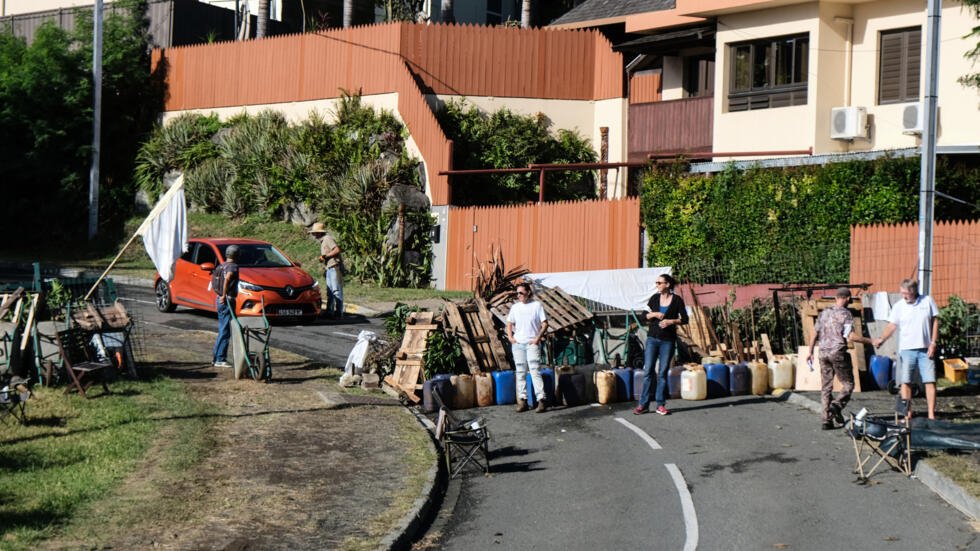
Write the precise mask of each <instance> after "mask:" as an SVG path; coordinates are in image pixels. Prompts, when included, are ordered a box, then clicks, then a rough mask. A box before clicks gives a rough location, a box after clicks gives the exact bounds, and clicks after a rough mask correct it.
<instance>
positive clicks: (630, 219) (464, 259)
mask: <svg viewBox="0 0 980 551" xmlns="http://www.w3.org/2000/svg"><path fill="white" fill-rule="evenodd" d="M448 226H449V228H448V232H447V239H448V242H447V254H446V258H447V259H448V260H447V266H446V289H450V290H470V289H472V288H473V284H474V280H475V274H477V273H478V270H479V268H478V266H479V263H481V262H486V261H487V260H489V259H490V258H491V248H492V247H498V248H500V250H501V251H502V253H503V258H504V264H505V266H506V267H507V268H508V269H509V268H514V267H517V266H521V265H523V266H524V267H526V268H528V269H530V270H531V271H533V272H539V273H540V272H562V271H577V270H610V269H618V268H638V267H640V266H641V262H640V258H641V250H640V247H641V243H640V235H641V232H642V227H641V221H640V200H639V198H636V197H631V198H627V199H619V200H614V201H601V200H599V201H577V202H556V203H538V204H533V205H520V206H509V207H467V208H451V209H450V210H449V221H448Z"/></svg>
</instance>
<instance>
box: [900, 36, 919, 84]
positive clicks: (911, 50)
mask: <svg viewBox="0 0 980 551" xmlns="http://www.w3.org/2000/svg"><path fill="white" fill-rule="evenodd" d="M903 34H904V35H905V39H906V40H905V59H906V62H905V90H903V92H904V93H903V97H902V99H904V100H905V101H917V100H918V99H919V67H920V64H921V61H922V31H921V30H918V29H916V30H914V31H908V32H907V33H903Z"/></svg>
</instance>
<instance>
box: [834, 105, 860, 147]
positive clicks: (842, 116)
mask: <svg viewBox="0 0 980 551" xmlns="http://www.w3.org/2000/svg"><path fill="white" fill-rule="evenodd" d="M830 137H831V139H834V140H853V139H854V138H867V137H868V110H867V109H865V108H864V107H834V108H833V109H831V110H830Z"/></svg>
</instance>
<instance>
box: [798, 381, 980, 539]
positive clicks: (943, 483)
mask: <svg viewBox="0 0 980 551" xmlns="http://www.w3.org/2000/svg"><path fill="white" fill-rule="evenodd" d="M787 402H789V403H791V404H795V405H798V406H801V407H804V408H806V409H809V410H811V411H813V412H814V413H820V407H821V406H820V404H819V403H817V402H816V401H815V400H812V399H810V398H807V397H806V396H803V395H801V394H797V393H795V392H793V393H790V395H789V398H788V399H787ZM913 476H914V477H915V478H917V479H919V481H920V482H922V483H923V484H925V486H926V487H927V488H929V489H930V490H932V491H933V493H935V494H936V495H938V496H939V497H941V498H943V500H945V501H946V502H947V503H949V504H950V505H952V506H953V507H955V508H956V509H958V510H959V511H960V512H961V513H963V514H964V515H966V516H967V517H969V518H971V519H972V520H978V519H980V500H978V499H977V498H975V497H973V496H971V495H970V494H969V493H967V492H966V491H965V490H964V489H963V488H961V487H960V486H959V485H958V484H956V483H955V482H953V481H952V480H951V479H950V478H949V477H947V476H946V475H944V474H942V473H940V472H939V471H937V470H936V469H934V468H932V466H930V465H929V463H928V462H927V461H925V460H919V461H916V463H915V472H914V473H913Z"/></svg>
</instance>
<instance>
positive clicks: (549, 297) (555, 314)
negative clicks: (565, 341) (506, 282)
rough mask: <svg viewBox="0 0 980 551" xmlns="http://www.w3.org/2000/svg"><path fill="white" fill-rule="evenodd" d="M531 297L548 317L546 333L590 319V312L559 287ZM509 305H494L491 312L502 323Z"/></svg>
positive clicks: (541, 291) (505, 320)
mask: <svg viewBox="0 0 980 551" xmlns="http://www.w3.org/2000/svg"><path fill="white" fill-rule="evenodd" d="M533 298H534V300H537V301H538V302H540V303H541V306H543V307H544V314H545V316H547V318H548V331H547V334H549V335H550V334H552V333H556V332H558V331H563V330H565V329H569V328H572V327H575V326H576V325H579V324H582V323H585V322H588V321H592V318H593V315H592V312H590V311H589V309H588V308H586V307H585V306H582V305H581V304H579V302H578V301H577V300H575V297H573V296H572V295H570V294H568V293H566V292H565V291H562V290H561V288H559V287H553V288H551V289H548V288H544V289H540V290H538V291H535V293H534V297H533ZM510 306H511V304H510V303H507V304H500V305H498V306H495V307H494V308H493V314H494V315H495V316H496V317H497V319H499V320H500V321H502V322H503V323H507V314H508V313H509V312H510Z"/></svg>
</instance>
